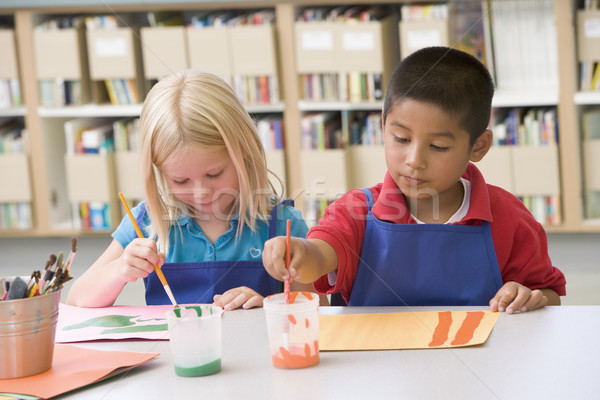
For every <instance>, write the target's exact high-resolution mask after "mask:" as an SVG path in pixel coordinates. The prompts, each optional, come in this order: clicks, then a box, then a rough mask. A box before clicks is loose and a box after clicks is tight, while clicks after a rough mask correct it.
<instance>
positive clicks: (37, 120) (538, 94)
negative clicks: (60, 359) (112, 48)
mask: <svg viewBox="0 0 600 400" xmlns="http://www.w3.org/2000/svg"><path fill="white" fill-rule="evenodd" d="M366 3H368V4H371V2H364V1H363V2H360V1H347V0H346V1H341V0H329V1H327V2H326V3H323V2H321V1H316V0H291V1H288V0H285V1H284V0H280V1H277V0H275V1H259V2H247V1H240V0H238V1H228V0H227V1H214V0H206V1H203V0H200V1H191V0H180V1H178V2H177V3H176V4H173V3H169V2H167V1H163V2H160V1H153V2H151V3H148V2H143V1H140V0H130V1H110V0H109V1H104V2H101V1H98V2H87V3H86V4H85V5H81V4H80V2H76V1H72V2H70V3H69V2H65V3H64V5H61V6H57V5H56V4H53V3H52V2H51V1H49V0H39V1H36V2H28V3H27V4H25V3H24V2H20V1H16V0H15V1H4V2H2V5H0V20H2V21H5V20H7V21H10V22H11V23H12V25H13V32H14V37H15V39H16V40H15V53H16V55H15V57H16V61H17V65H18V77H19V78H20V83H21V92H22V95H23V99H24V102H23V104H22V106H19V107H14V108H10V109H1V110H0V118H4V117H16V118H21V119H22V120H23V121H24V125H25V127H26V130H27V133H28V138H29V148H28V153H29V158H28V166H29V169H30V172H29V177H30V179H29V180H30V185H31V204H32V216H33V226H32V228H30V229H19V230H12V229H11V230H0V237H2V236H3V237H19V236H70V235H74V234H78V235H79V234H86V235H87V234H89V235H94V234H103V235H104V234H106V232H101V233H97V232H90V231H79V230H77V229H74V228H73V227H72V226H70V225H69V224H68V223H65V221H66V220H68V218H66V219H65V217H64V216H68V215H70V213H71V211H70V209H69V201H68V198H67V194H68V190H69V189H68V185H67V183H66V182H67V180H66V175H67V174H66V172H65V167H64V165H65V164H64V157H65V144H64V140H65V139H64V128H63V126H64V123H65V122H66V121H68V120H71V119H76V118H106V119H117V118H126V117H136V116H139V113H140V110H141V104H140V102H139V101H138V102H137V103H134V104H117V105H113V104H109V103H108V101H107V99H108V97H107V96H108V93H103V90H102V87H101V85H98V84H97V82H102V81H104V80H105V79H110V78H109V77H108V75H98V74H96V73H97V72H98V71H97V70H94V68H95V67H91V65H90V66H88V69H89V73H90V77H89V81H90V82H89V84H90V85H89V89H88V90H89V97H90V99H98V98H104V101H103V102H96V103H94V104H89V103H83V104H80V105H69V106H58V107H56V106H45V105H43V102H42V92H41V87H40V79H42V78H48V79H56V78H62V79H64V78H66V77H67V75H63V76H58V75H56V72H55V71H54V72H52V71H45V72H44V71H41V69H42V66H41V65H40V63H39V62H38V61H37V60H38V57H39V54H38V53H39V51H38V50H39V49H38V50H36V43H37V42H36V40H39V39H36V35H39V33H36V26H37V25H38V24H39V23H40V22H42V21H44V20H49V19H52V18H55V17H58V16H76V15H83V16H91V15H98V14H103V13H105V14H106V13H110V12H115V13H117V14H118V15H119V16H127V17H128V20H129V21H134V22H132V24H134V23H135V26H137V27H139V28H140V30H139V31H138V30H136V31H130V30H127V32H125V34H126V35H128V36H127V37H129V38H130V39H131V40H132V41H135V40H138V39H143V43H146V44H147V43H156V44H153V45H152V50H155V51H154V52H149V51H148V50H149V48H144V46H143V45H142V46H140V50H141V51H139V52H138V53H137V56H136V57H137V58H138V59H137V61H135V60H134V61H135V62H134V64H135V66H134V69H135V73H133V74H129V75H130V76H131V79H136V82H137V84H138V85H139V86H138V87H139V88H140V93H145V91H147V90H148V88H149V87H150V85H151V84H152V81H154V80H156V79H159V78H160V77H161V76H164V74H165V73H166V72H167V71H169V69H168V68H167V70H165V68H164V67H165V65H164V63H163V65H159V64H157V63H156V60H154V61H155V62H152V61H151V56H150V55H148V53H151V54H152V56H154V57H155V58H160V59H161V60H165V58H167V59H169V58H171V57H173V64H172V66H173V67H174V68H181V66H182V65H187V66H194V67H197V66H200V64H199V63H200V62H201V60H202V57H203V54H202V52H198V48H199V47H198V45H194V46H189V44H190V43H196V44H198V43H203V42H204V43H206V42H209V43H213V44H214V43H217V42H218V40H224V41H222V42H218V43H224V44H222V45H221V46H219V47H217V48H216V49H213V51H215V52H216V53H213V54H216V55H215V56H213V57H204V58H207V59H211V60H212V62H213V64H212V65H209V64H205V68H206V69H207V70H212V72H215V73H220V74H223V75H224V76H225V77H228V78H229V79H231V82H232V85H234V84H235V82H233V81H232V80H233V78H231V77H232V76H233V75H235V74H238V75H239V76H246V77H255V76H258V75H260V74H266V75H273V76H276V77H277V82H276V89H275V93H276V96H274V98H273V100H272V101H271V100H269V101H246V104H247V109H248V111H249V112H250V113H251V115H253V117H256V118H257V119H260V117H262V116H267V115H271V114H275V115H279V116H281V117H282V118H283V131H284V132H285V144H286V145H285V148H284V149H283V150H277V151H273V152H272V153H271V152H270V153H269V154H268V157H269V166H270V167H271V169H274V170H277V172H278V174H280V175H282V177H283V178H284V181H285V185H286V188H287V194H288V197H292V198H296V203H297V205H298V206H299V207H300V208H301V209H303V210H305V204H304V200H305V198H304V197H305V196H304V195H305V192H306V190H307V186H306V176H307V174H308V172H310V169H309V168H308V167H307V165H312V166H313V167H316V166H317V165H320V167H319V168H320V170H317V171H315V174H317V175H318V174H319V173H320V172H322V171H323V170H328V172H330V173H332V174H333V173H336V174H337V175H336V176H334V177H332V178H331V180H332V181H335V182H336V184H337V185H338V186H339V187H337V188H336V187H333V188H332V189H334V191H335V190H338V191H340V192H343V191H345V190H347V189H349V188H351V187H360V186H364V185H366V184H367V182H370V181H371V180H375V181H374V182H373V183H375V182H376V181H380V180H381V179H382V178H383V174H382V173H381V172H382V171H385V165H384V163H383V157H377V154H378V153H377V152H378V151H379V154H381V155H383V151H382V149H381V148H377V147H373V148H368V147H366V146H351V147H349V148H346V149H342V150H332V151H333V152H338V153H339V152H341V154H337V153H332V154H329V155H333V157H334V158H335V159H336V161H333V162H332V161H331V160H329V161H328V160H327V157H325V155H324V154H319V152H318V151H316V150H315V151H314V154H310V153H311V152H312V151H311V152H308V151H302V147H301V143H302V130H301V121H302V118H303V117H304V116H305V115H306V114H309V113H323V112H332V113H335V114H336V115H337V116H338V117H339V119H340V121H341V125H342V126H343V125H344V124H347V118H349V116H350V115H352V114H353V113H356V112H365V113H367V112H377V111H378V110H380V109H381V106H382V103H381V100H377V99H375V98H372V99H369V98H367V99H362V98H361V99H360V100H358V101H349V100H348V99H333V100H332V99H330V100H314V99H307V98H306V97H305V96H304V92H303V87H302V86H301V80H300V76H301V75H302V74H304V73H319V72H323V73H336V74H340V73H348V72H349V70H348V68H346V69H340V68H337V67H335V59H334V58H335V57H338V59H342V60H352V62H356V63H357V64H360V63H361V62H365V59H367V58H368V57H365V56H364V53H363V54H362V55H359V53H356V54H357V55H358V57H355V58H352V56H351V55H340V54H339V53H337V52H332V59H330V60H329V61H328V62H329V64H328V65H310V63H309V65H306V61H307V60H309V59H307V58H305V57H303V56H302V51H299V50H302V49H300V48H299V43H302V42H301V41H302V37H304V40H305V43H304V44H305V45H306V46H307V47H308V48H305V49H304V50H306V51H308V52H310V51H311V49H312V51H315V50H318V48H319V45H321V46H328V45H329V42H328V40H329V39H327V37H330V38H331V45H334V43H335V40H336V39H335V38H338V39H339V40H340V41H341V43H343V29H344V26H343V25H342V24H337V25H336V24H333V25H332V24H329V26H327V24H325V28H327V29H323V27H322V26H321V27H317V28H314V27H308V25H309V24H308V23H306V24H304V26H303V28H304V29H305V30H306V29H308V31H309V33H307V34H305V35H304V36H301V35H302V34H301V33H300V34H299V32H303V28H299V27H298V24H297V22H298V16H299V15H300V14H301V13H302V12H303V10H305V9H308V8H315V7H321V6H323V5H326V6H330V7H338V6H343V5H346V6H348V5H361V4H366ZM415 3H417V4H421V3H425V2H413V1H410V2H409V1H400V2H398V1H392V0H381V1H378V2H377V3H376V5H379V6H382V7H383V8H384V9H386V10H388V11H389V12H387V13H386V18H389V17H390V16H391V22H389V21H390V20H388V19H386V18H383V19H382V21H383V20H385V22H381V23H379V24H378V23H375V24H374V26H375V27H374V28H370V29H371V30H370V31H369V32H371V33H370V34H369V35H366V34H364V33H361V32H366V30H361V29H360V28H357V27H351V28H350V31H349V33H348V32H347V35H350V36H348V37H353V38H354V40H356V41H357V43H362V44H361V46H363V48H362V49H363V51H364V50H365V49H368V48H370V47H369V45H370V44H371V43H375V46H374V47H373V48H372V50H373V51H374V52H375V53H373V54H378V56H377V57H379V59H378V60H377V62H379V65H376V66H375V67H376V68H375V67H374V66H373V65H368V66H366V67H364V66H357V67H356V69H357V70H361V69H362V70H363V72H365V73H366V72H371V73H372V72H373V71H375V72H381V73H382V74H383V76H385V73H386V72H387V71H386V67H385V65H386V63H387V64H391V65H394V63H395V62H396V61H397V60H398V59H399V57H400V47H401V46H400V43H401V42H402V39H403V38H402V36H401V35H400V33H399V32H401V29H404V28H401V18H400V5H404V4H415ZM427 3H436V4H437V3H440V4H441V3H444V2H441V1H431V2H427ZM471 3H478V4H481V1H480V0H473V1H471ZM484 3H485V0H484ZM580 3H582V2H580V1H576V0H572V1H563V0H554V2H553V4H552V5H551V6H552V10H551V12H552V13H553V15H554V18H555V19H554V22H555V24H554V28H555V30H556V40H555V41H554V44H555V47H556V55H557V61H556V67H557V72H556V73H557V75H558V76H560V79H559V80H558V81H557V82H555V84H554V86H550V87H538V88H521V89H519V88H518V87H516V88H515V87H511V85H508V86H506V87H499V88H498V90H497V93H496V95H495V97H494V103H493V106H494V107H495V108H516V107H522V108H532V107H544V108H547V107H554V108H556V112H557V114H558V120H557V121H558V122H557V124H558V131H559V141H558V143H557V144H556V153H557V154H558V156H557V157H556V158H555V159H554V160H555V162H556V169H557V171H558V172H557V174H558V177H557V179H556V182H555V183H556V184H557V185H558V187H559V189H558V191H559V193H560V196H561V205H562V215H561V222H560V224H558V225H548V226H547V227H546V228H547V230H548V231H549V232H596V233H597V232H600V221H597V220H592V219H586V218H585V214H584V207H585V206H584V202H583V200H582V197H583V192H584V179H587V178H584V177H585V176H589V171H588V173H587V175H586V172H585V170H586V165H585V164H584V163H583V161H582V158H583V153H584V151H583V148H582V142H583V140H582V134H581V131H582V123H581V115H582V113H583V112H584V111H585V110H586V109H588V108H590V107H594V106H597V105H600V92H594V91H590V90H587V91H582V90H580V86H579V81H580V76H579V75H580V70H579V67H580V66H579V58H578V42H579V41H578V25H577V9H578V8H582V7H583V6H582V4H580ZM223 10H228V11H234V12H239V13H243V12H255V11H259V10H268V11H270V12H272V13H273V16H274V17H273V21H272V23H271V24H270V25H269V26H267V27H258V28H257V27H252V28H256V29H249V30H248V31H246V32H243V33H242V32H241V31H237V32H236V33H233V34H232V33H231V32H229V33H226V30H225V29H218V27H215V28H213V29H207V30H203V29H193V28H191V27H187V26H186V27H175V28H174V29H173V27H154V26H150V25H149V24H147V16H148V12H151V11H154V12H159V11H165V12H179V13H182V15H183V17H184V19H186V20H189V19H190V17H191V16H193V15H198V14H210V13H213V12H216V11H223ZM463 19H464V18H463ZM139 21H146V22H145V23H139ZM384 25H385V27H384ZM388 25H389V26H388ZM417 25H418V24H417ZM132 26H133V25H132ZM409 28H410V27H409ZM167 29H168V30H167ZM311 29H312V33H310V30H311ZM328 29H329V32H330V33H329V36H328V34H327V33H325V35H324V36H323V32H327V31H328ZM415 29H417V28H415ZM419 29H420V28H419ZM437 29H441V30H442V32H445V30H446V29H447V30H448V33H449V37H448V40H450V41H452V40H453V39H452V34H453V32H454V29H458V28H456V26H455V23H454V22H453V20H452V17H450V18H449V19H448V21H447V26H446V25H444V24H442V27H441V28H439V27H438V28H437ZM388 31H391V32H395V36H394V37H393V39H390V40H385V41H383V40H381V39H377V38H378V37H381V36H377V35H378V34H379V35H381V32H388ZM166 32H168V34H166ZM315 32H316V33H315ZM224 33H225V34H224ZM204 34H206V37H204ZM223 34H224V35H223ZM236 34H237V35H238V36H235V37H237V39H236V40H234V41H233V43H231V41H230V42H227V38H231V36H233V35H236ZM80 35H81V33H80V32H78V31H77V32H72V34H71V37H70V38H69V40H75V42H74V43H76V44H77V46H75V45H72V46H71V48H73V49H75V48H77V49H83V47H86V48H87V50H88V51H89V47H90V41H89V37H88V40H83V41H82V40H81V36H80ZM136 35H139V36H136ZM211 35H212V36H211ZM311 35H312V36H311ZM319 35H321V36H319ZM352 35H354V36H352ZM219 37H220V38H221V39H218V38H219ZM223 37H224V38H225V39H223ZM384 37H386V38H390V37H392V36H390V34H389V33H386V34H385V36H384ZM406 37H407V36H406V35H405V38H406ZM417 37H418V36H417ZM440 37H443V35H442V36H440ZM168 38H170V39H168ZM175 38H182V39H181V40H178V39H175ZM246 38H251V40H249V41H246V42H243V43H245V44H242V40H243V39H246ZM319 38H321V40H323V43H319V42H315V40H318V39H319ZM323 38H325V39H323ZM373 38H375V39H374V41H372V39H373ZM217 39H218V40H217ZM359 39H360V40H359ZM111 40H113V41H114V40H119V39H111ZM311 40H312V42H311ZM165 41H166V42H167V43H168V42H173V43H174V44H176V46H172V47H170V46H166V47H165V46H164V44H165ZM108 42H110V41H105V42H104V43H108ZM257 42H261V43H268V45H269V46H270V49H271V50H268V52H267V53H260V52H259V51H258V50H252V46H253V45H255V44H256V43H257ZM388 42H390V43H392V48H393V50H389V49H390V43H388ZM100 43H102V40H101V41H100ZM396 43H397V45H396ZM140 44H141V43H140ZM186 44H187V46H186ZM240 44H242V45H241V46H240ZM182 45H183V49H184V50H185V51H183V52H182V50H181V48H182V47H181V46H182ZM311 45H312V47H311ZM0 46H2V44H1V41H0ZM177 46H179V47H177ZM235 46H237V47H235ZM306 46H305V47H306ZM365 46H366V47H365ZM175 48H177V49H179V50H177V51H175V52H174V53H173V50H174V49H175ZM0 49H2V51H3V52H4V51H5V50H4V47H0ZM224 49H227V51H223V50H224ZM355 50H356V49H355ZM169 51H171V53H169ZM219 51H220V52H219ZM261 51H262V50H261ZM81 52H82V54H86V53H85V52H84V51H83V50H81ZM394 52H397V53H398V55H397V57H398V58H397V59H396V61H393V60H392V61H390V59H389V57H390V55H392V58H394V57H396V56H394V55H393V54H394ZM182 53H184V54H182ZM100 54H102V51H100ZM169 54H170V55H169ZM225 54H226V55H227V56H225ZM258 54H260V57H258V56H257V55H258ZM204 55H205V56H206V55H211V53H210V51H208V50H207V51H206V53H204ZM300 57H302V59H300ZM384 57H387V58H386V59H384ZM85 58H86V57H82V56H80V57H75V61H77V62H76V63H74V64H72V65H71V66H72V67H77V65H79V68H80V69H79V72H78V71H77V68H75V72H78V75H77V74H76V75H75V78H78V79H81V80H86V79H88V78H86V76H85V65H84V62H83V61H84V60H83V59H85ZM175 58H177V60H175ZM66 60H67V58H65V61H66ZM259 61H260V62H263V65H258V64H260V63H259ZM371 61H372V60H371ZM88 62H91V63H92V64H97V62H95V61H93V60H92V59H91V58H89V57H88ZM246 62H247V63H246ZM245 63H246V64H245ZM303 63H304V64H303ZM63 64H67V63H66V62H65V63H63ZM346 64H347V65H346V66H345V67H348V66H349V65H350V64H351V62H350V61H348V62H347V63H346ZM332 65H333V66H334V67H332ZM44 66H45V67H50V66H52V65H44ZM170 66H171V65H169V67H170ZM81 68H83V69H81ZM1 69H2V66H1V65H0V71H1ZM388 69H389V68H388ZM42 72H44V73H45V74H46V75H43V74H42ZM495 72H496V73H498V71H495ZM52 74H54V75H52ZM95 74H96V75H95ZM503 76H504V77H505V75H503ZM115 77H116V76H115ZM121 77H124V76H119V78H121ZM128 77H129V76H128ZM75 78H72V79H75ZM251 79H254V78H251ZM384 81H385V79H384ZM384 85H385V84H384ZM517 86H518V85H517ZM384 87H385V86H384ZM142 97H143V96H142ZM140 101H141V99H140ZM344 121H346V122H344ZM363 147H364V148H363ZM322 158H324V159H325V160H322ZM526 158H527V157H526ZM500 159H502V158H501V157H500ZM317 161H318V162H317ZM379 161H381V162H382V163H380V164H383V165H375V164H376V163H377V162H379ZM370 162H372V164H367V165H366V166H365V167H364V168H361V166H363V165H364V164H365V163H370ZM336 163H337V164H340V165H337V164H336ZM334 166H336V168H334ZM588 169H589V168H588ZM370 170H372V175H370V176H365V175H364V174H363V173H365V171H370ZM596 174H597V172H596ZM376 176H378V179H376ZM109 231H110V229H109Z"/></svg>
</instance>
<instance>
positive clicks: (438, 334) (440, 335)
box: [429, 311, 452, 347]
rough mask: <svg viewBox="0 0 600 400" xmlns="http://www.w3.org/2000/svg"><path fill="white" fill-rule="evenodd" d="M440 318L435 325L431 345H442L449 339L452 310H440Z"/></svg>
mask: <svg viewBox="0 0 600 400" xmlns="http://www.w3.org/2000/svg"><path fill="white" fill-rule="evenodd" d="M438 319H439V322H438V324H437V326H436V327H435V331H434V332H433V336H432V338H431V343H429V347H438V346H441V345H443V344H444V343H446V340H448V332H450V325H452V312H450V311H441V312H438Z"/></svg>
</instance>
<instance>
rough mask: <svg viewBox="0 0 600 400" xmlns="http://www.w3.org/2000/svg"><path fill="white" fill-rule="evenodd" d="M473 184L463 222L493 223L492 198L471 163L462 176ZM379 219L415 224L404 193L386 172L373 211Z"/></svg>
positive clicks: (479, 173)
mask: <svg viewBox="0 0 600 400" xmlns="http://www.w3.org/2000/svg"><path fill="white" fill-rule="evenodd" d="M462 177H463V178H465V179H467V180H468V181H470V182H471V199H470V200H471V204H470V205H469V211H467V215H465V217H464V218H463V219H462V222H465V221H467V220H484V221H490V222H492V221H493V217H492V210H491V206H490V196H489V192H488V188H487V185H486V183H485V180H484V179H483V175H482V174H481V172H479V170H478V169H477V167H476V166H475V165H474V164H473V163H469V165H468V166H467V170H466V171H465V173H464V174H463V176H462ZM371 211H372V212H373V215H375V216H376V217H377V219H380V220H383V221H389V222H392V223H396V224H408V223H414V222H415V221H414V220H412V218H411V216H410V212H409V211H408V207H407V206H406V201H405V200H404V196H403V195H402V191H401V190H400V188H399V187H398V185H396V182H394V179H393V178H392V176H391V175H390V173H389V172H386V174H385V178H384V180H383V185H382V187H381V192H380V193H379V197H377V200H376V201H375V204H374V205H373V208H372V209H371Z"/></svg>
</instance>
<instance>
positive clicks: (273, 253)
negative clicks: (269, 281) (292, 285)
mask: <svg viewBox="0 0 600 400" xmlns="http://www.w3.org/2000/svg"><path fill="white" fill-rule="evenodd" d="M290 247H291V248H290V269H289V271H288V270H287V269H286V267H285V251H286V246H285V237H284V236H277V237H274V238H272V239H269V240H267V241H266V242H265V247H264V249H263V265H264V266H265V269H266V270H267V272H268V273H269V275H271V276H272V277H273V278H275V279H277V280H280V281H283V280H285V279H287V278H288V277H289V278H290V279H292V280H293V279H294V278H296V277H297V276H298V269H299V268H300V266H301V265H302V262H303V261H304V257H305V253H306V251H305V248H304V245H303V244H302V242H301V239H298V238H293V237H292V238H290Z"/></svg>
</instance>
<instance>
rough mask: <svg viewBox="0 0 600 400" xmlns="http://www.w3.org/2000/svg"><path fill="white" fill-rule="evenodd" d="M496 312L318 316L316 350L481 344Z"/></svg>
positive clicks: (485, 338)
mask: <svg viewBox="0 0 600 400" xmlns="http://www.w3.org/2000/svg"><path fill="white" fill-rule="evenodd" d="M499 315H500V313H498V312H491V311H424V312H402V313H375V314H340V315H324V314H320V315H319V350H320V351H345V350H346V351H348V350H400V349H431V348H445V347H463V346H473V345H477V344H481V343H485V341H486V340H487V338H488V337H489V335H490V333H491V332H492V329H493V328H494V325H495V324H496V320H497V319H498V316H499Z"/></svg>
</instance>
